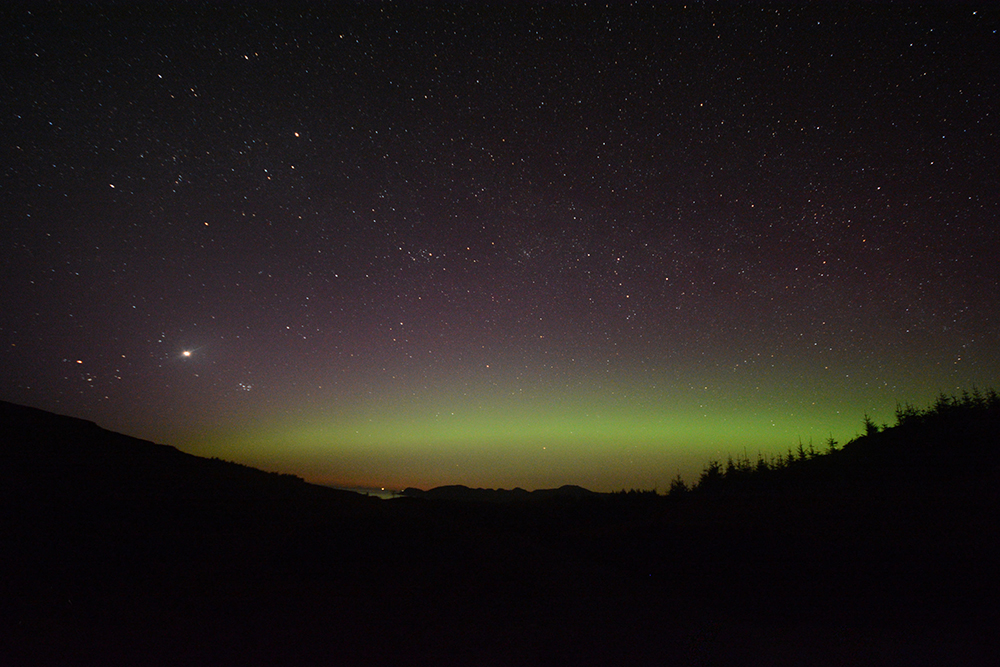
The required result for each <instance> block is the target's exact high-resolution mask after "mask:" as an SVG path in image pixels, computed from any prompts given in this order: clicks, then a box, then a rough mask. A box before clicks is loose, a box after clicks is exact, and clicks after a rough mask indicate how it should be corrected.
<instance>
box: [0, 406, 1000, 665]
mask: <svg viewBox="0 0 1000 667" xmlns="http://www.w3.org/2000/svg"><path fill="white" fill-rule="evenodd" d="M976 414H977V415H979V416H974V415H972V413H965V414H964V416H963V414H962V413H961V412H952V413H949V416H948V417H947V418H948V419H952V420H953V421H951V422H945V421H940V422H935V423H931V421H933V420H931V421H922V422H919V423H918V422H913V425H911V426H908V427H907V428H910V429H912V432H909V434H908V435H907V433H908V432H907V431H906V429H905V428H903V425H902V424H901V425H900V427H899V429H901V430H894V429H887V430H885V431H881V430H878V429H875V431H873V432H872V433H871V434H869V435H868V436H867V437H866V438H865V439H858V440H857V441H855V442H854V443H851V444H850V445H848V446H845V447H844V448H843V450H839V451H836V452H833V453H831V455H829V456H828V457H827V456H823V457H821V456H812V457H809V456H806V457H803V458H802V460H801V461H799V460H798V459H796V462H794V463H789V464H787V465H783V466H781V467H769V468H767V469H766V470H765V469H761V470H760V471H759V475H761V476H760V477H757V478H756V480H757V481H756V482H753V483H749V482H748V480H751V479H752V478H753V476H752V475H750V474H747V473H746V471H735V470H734V471H733V472H732V474H729V472H727V471H726V470H725V469H724V468H723V469H722V471H721V472H720V480H721V481H720V484H719V485H718V486H716V487H715V489H716V491H718V492H714V491H712V490H711V489H707V488H706V489H703V490H702V491H701V492H698V493H690V494H684V495H683V496H681V497H682V500H681V501H678V500H677V498H676V497H670V498H668V497H663V496H657V495H656V494H652V493H628V494H626V493H622V494H590V493H589V492H584V491H583V490H579V489H575V488H568V489H562V490H552V491H553V492H552V493H550V494H548V495H547V494H546V493H542V494H541V495H540V496H539V497H535V495H534V494H528V492H526V491H523V492H518V491H511V492H495V491H488V492H481V490H469V489H466V488H465V487H453V488H451V489H446V490H445V491H444V492H443V493H444V495H445V496H449V495H451V496H456V497H459V498H468V497H470V494H471V497H473V498H477V497H479V498H485V499H495V498H507V497H511V498H513V497H518V498H520V497H527V498H531V501H530V502H480V501H479V500H476V501H474V502H468V501H467V500H461V499H458V500H455V499H452V500H447V501H446V500H441V499H432V498H426V497H409V498H400V499H396V500H388V501H382V500H378V499H374V498H367V497H365V496H360V495H357V494H351V493H348V492H337V491H334V490H331V489H326V488H323V487H317V486H313V485H310V484H306V483H305V482H303V481H302V480H299V479H297V478H294V477H291V476H286V475H276V474H272V473H264V472H261V471H257V470H253V469H250V468H247V467H245V466H240V465H236V464H231V463H225V462H222V461H218V460H208V459H202V458H198V457H194V456H190V455H187V454H184V453H182V452H179V451H177V450H176V449H173V448H171V447H164V446H161V445H154V444H152V443H148V442H143V441H139V440H135V439H132V438H128V437H126V436H122V435H118V434H114V433H110V432H107V431H104V430H103V429H100V428H98V427H97V426H95V425H94V424H91V423H89V422H83V421H80V420H75V419H69V418H65V417H58V416H55V415H51V414H48V413H44V412H41V411H36V410H32V409H30V408H22V407H19V406H11V405H9V404H0V438H2V441H0V485H2V490H0V493H2V495H0V500H2V503H3V505H2V508H3V512H2V515H0V522H2V523H0V529H2V533H3V535H4V538H5V540H4V549H3V550H0V587H2V588H0V599H2V600H3V601H4V605H3V606H2V608H0V624H2V627H0V633H2V635H0V647H2V649H0V651H2V653H3V656H2V657H3V658H4V660H3V661H2V662H4V664H14V665H17V664H34V665H48V664H101V665H108V664H121V665H126V664H147V665H148V664H162V665H173V664H240V665H247V664H283V665H284V664H338V665H362V664H363V665H389V664H399V663H400V662H402V661H406V662H407V663H408V664H418V665H419V664H434V665H466V664H484V663H485V664H509V665H564V664H575V665H606V664H635V663H644V664H650V663H651V664H671V665H688V664H690V665H694V664H741V665H746V664H761V665H765V664H766V665H773V664H809V665H824V664H825V665H844V664H927V665H941V664H961V665H986V664H993V661H994V659H995V655H996V649H997V645H996V638H995V627H994V626H995V618H996V609H997V603H996V600H997V594H998V592H1000V591H998V587H997V578H996V574H995V572H994V569H995V568H994V566H993V563H994V562H996V560H997V556H1000V553H998V549H997V525H998V522H997V520H998V511H997V509H998V502H997V495H996V493H995V491H994V490H993V489H994V486H993V484H992V482H991V483H986V482H987V481H989V480H992V479H993V478H992V477H991V475H993V472H991V471H993V470H995V466H996V463H995V461H994V462H992V463H991V462H986V461H985V460H984V459H982V458H980V457H981V456H987V455H988V454H989V452H990V451H994V450H993V449H991V447H994V445H995V443H996V442H997V440H996V437H995V436H996V428H995V427H996V424H995V420H994V417H988V418H987V417H984V416H983V415H982V414H980V413H976ZM990 414H993V413H990ZM994 416H995V415H994ZM910 417H912V415H910ZM980 417H982V419H980ZM991 420H993V421H991ZM904 435H906V436H907V437H904ZM991 443H992V444H991ZM955 448H965V449H964V450H963V451H965V452H966V453H967V454H969V456H968V457H967V458H969V459H971V460H974V461H979V462H980V463H981V465H978V466H977V467H976V469H975V470H972V469H971V468H969V467H967V466H965V465H963V464H961V463H959V462H957V461H955V460H953V461H952V462H950V463H946V464H943V467H942V466H941V465H937V464H936V463H935V464H933V465H931V462H934V461H937V460H938V459H939V458H940V456H941V454H940V452H949V451H954V450H955ZM924 451H925V452H927V454H926V455H924V454H919V452H924ZM900 453H907V454H913V455H914V458H913V459H911V460H910V461H909V463H908V464H907V465H909V466H910V468H912V470H910V471H909V472H906V473H901V472H900V470H902V469H903V468H900V467H899V465H898V462H899V460H900V459H899V458H898V457H899V455H900ZM918 454H919V455H918ZM962 456H963V455H960V456H959V457H958V460H959V461H960V460H962ZM917 461H926V462H928V463H927V465H923V464H919V463H917ZM991 466H992V467H991ZM945 469H947V474H944V473H942V472H941V471H942V470H945ZM900 479H904V480H909V481H904V482H899V481H898V480H900ZM941 479H946V480H947V482H946V483H936V484H926V483H924V481H925V480H931V481H934V480H941ZM762 480H763V481H762ZM887 480H897V481H887ZM916 480H920V482H919V483H918V482H917V481H916ZM965 482H968V483H965ZM415 495H416V496H420V495H421V494H419V493H418V494H415ZM431 495H434V494H431Z"/></svg>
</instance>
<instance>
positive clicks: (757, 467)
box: [667, 388, 1000, 498]
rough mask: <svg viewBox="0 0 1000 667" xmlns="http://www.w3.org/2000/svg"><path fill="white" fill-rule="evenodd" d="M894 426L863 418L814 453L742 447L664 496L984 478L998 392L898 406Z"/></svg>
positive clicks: (995, 431)
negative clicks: (843, 438) (856, 429)
mask: <svg viewBox="0 0 1000 667" xmlns="http://www.w3.org/2000/svg"><path fill="white" fill-rule="evenodd" d="M895 419H896V421H895V424H893V425H889V424H882V425H879V424H877V423H876V422H875V421H874V420H873V419H872V418H871V416H870V415H868V414H867V413H866V414H865V415H864V418H863V420H862V429H863V432H862V433H861V434H860V435H858V436H857V437H855V438H853V439H852V440H850V441H849V442H847V443H846V444H845V445H843V447H841V445H840V443H839V442H837V440H836V439H834V438H833V436H832V435H831V436H830V437H828V438H827V439H826V440H825V441H824V442H823V444H822V446H821V447H820V448H816V447H815V446H814V444H813V442H812V441H811V440H810V441H809V442H808V444H806V443H803V442H802V441H801V440H799V443H798V446H797V447H795V448H791V447H789V448H788V450H787V452H785V453H779V454H775V455H771V456H765V455H764V454H762V453H760V452H758V454H757V456H756V457H755V458H751V457H750V455H748V453H747V452H746V450H744V451H743V452H742V453H741V454H737V455H735V456H733V455H729V456H728V457H727V458H726V460H725V461H724V462H723V461H721V460H719V459H712V460H710V461H709V462H708V464H707V465H706V466H705V468H704V469H703V470H702V472H701V474H700V476H699V477H698V479H697V481H695V482H694V483H693V484H691V485H688V483H687V482H685V481H684V479H683V478H682V477H681V476H680V475H679V474H678V475H677V476H676V477H675V478H674V479H673V480H672V481H671V483H670V488H669V490H668V492H667V495H668V496H669V497H672V498H681V497H685V496H687V495H689V494H697V495H705V494H733V493H743V492H769V491H781V490H789V489H792V488H795V487H799V488H811V489H824V490H829V489H830V488H839V489H842V490H859V487H868V488H890V487H893V486H898V485H900V484H923V483H926V484H933V483H934V482H935V481H937V482H945V481H947V480H948V479H950V478H954V477H955V476H956V475H958V474H961V475H962V477H963V479H967V478H970V476H971V478H972V479H975V478H976V477H983V476H984V475H985V474H986V471H988V470H991V469H992V468H994V467H995V461H996V457H995V456H994V454H995V452H996V448H997V444H998V442H1000V395H998V393H997V392H996V390H995V389H992V388H990V389H987V390H985V391H981V390H979V389H978V388H973V389H972V390H971V391H963V392H962V393H961V394H959V395H957V396H956V395H947V394H944V393H943V392H942V393H941V394H939V395H938V397H937V399H936V400H935V401H934V402H933V404H932V405H931V406H930V407H928V408H924V409H920V408H916V407H914V406H913V405H911V404H910V403H903V404H897V405H896V410H895Z"/></svg>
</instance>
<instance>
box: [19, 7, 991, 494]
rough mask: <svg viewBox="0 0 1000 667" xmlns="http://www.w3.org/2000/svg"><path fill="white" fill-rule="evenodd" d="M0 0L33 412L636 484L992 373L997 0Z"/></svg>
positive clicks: (490, 471) (230, 451)
mask: <svg viewBox="0 0 1000 667" xmlns="http://www.w3.org/2000/svg"><path fill="white" fill-rule="evenodd" d="M0 12H2V15H0V16H2V20H0V25H2V26H3V28H0V31H2V32H0V63H2V65H3V71H4V72H5V74H4V76H3V78H2V80H0V87H2V88H0V92H2V94H0V114H2V115H0V118H2V121H0V122H2V127H3V135H4V139H3V142H2V146H3V153H4V160H3V166H2V167H0V216H2V219H0V240H2V242H3V247H4V254H3V256H4V261H3V263H2V264H0V279H2V285H3V289H2V290H0V377H2V378H3V383H2V386H0V398H3V399H5V400H11V401H15V402H21V403H27V404H30V405H35V406H38V407H42V408H45V409H50V410H54V411H57V412H63V413H69V414H73V415H77V416H81V417H86V418H89V419H93V420H95V421H98V422H99V423H100V424H101V425H102V426H105V427H107V428H111V429H114V430H119V431H123V432H126V433H129V434H133V435H138V436H141V437H145V438H149V439H152V440H156V441H159V442H166V443H169V444H173V445H176V446H178V447H180V448H182V449H185V450H187V451H192V452H194V453H199V454H205V455H218V456H222V457H224V458H230V459H235V460H239V461H243V462H247V463H251V464H254V465H260V466H263V467H266V468H269V469H276V470H281V471H286V472H295V473H297V474H301V475H303V476H305V477H306V478H308V479H311V480H314V481H324V482H329V483H337V484H345V485H371V486H379V487H381V486H406V485H412V486H424V487H426V486H432V485H436V484H443V483H466V484H470V485H473V486H494V487H495V486H505V487H512V486H523V487H526V488H533V487H541V486H554V485H560V484H565V483H578V484H582V485H584V486H588V487H590V488H594V489H596V490H608V489H612V488H622V487H633V486H634V487H646V488H649V487H653V486H659V487H660V488H663V487H664V486H665V485H666V483H667V480H669V479H670V478H671V477H673V476H674V475H675V474H676V473H677V472H678V471H680V472H682V473H684V474H685V475H686V476H688V477H691V476H693V475H694V474H696V472H697V470H698V469H700V467H701V465H702V464H703V463H704V462H705V461H706V460H707V459H708V458H710V457H713V456H724V455H725V453H726V452H741V451H743V450H744V449H745V450H747V451H749V452H751V453H755V452H757V451H760V452H763V453H765V455H766V454H768V453H773V452H779V451H784V450H785V449H786V448H787V447H789V446H794V445H795V444H796V442H797V439H798V438H803V439H807V438H812V439H815V440H816V441H817V442H819V441H820V440H823V439H825V438H827V437H828V436H831V435H832V436H834V437H836V438H837V439H839V440H841V441H844V440H846V439H849V438H850V437H852V436H853V435H854V434H856V433H857V432H858V430H859V429H860V426H859V424H860V422H861V417H862V415H863V414H865V413H868V414H871V415H873V416H874V417H875V418H876V420H879V421H891V417H892V412H893V409H894V407H895V404H896V402H897V401H910V402H913V403H915V404H922V403H925V402H928V401H930V400H931V399H933V397H934V396H935V395H936V394H937V393H938V392H940V391H945V392H949V393H950V392H959V391H962V390H964V389H971V388H972V387H973V386H976V385H978V386H981V387H983V386H990V385H994V384H995V383H996V378H997V377H998V371H1000V353H998V350H1000V319H998V318H1000V312H998V311H1000V309H998V306H997V304H998V303H1000V284H998V278H1000V272H998V271H997V268H996V260H997V257H1000V230H998V226H997V211H998V204H1000V194H998V193H1000V190H998V188H997V187H996V174H997V171H996V161H997V155H998V125H1000V119H998V117H997V108H998V102H1000V96H998V85H1000V65H998V63H1000V48H998V47H1000V36H998V33H997V27H998V25H1000V17H998V12H997V10H996V8H992V7H989V6H986V7H975V6H971V5H959V6H949V7H944V6H940V7H913V6H908V5H881V3H879V4H877V5H851V6H838V5H830V4H826V3H823V4H820V5H808V6H796V5H776V6H761V5H751V6H728V5H714V4H709V5H701V4H691V5H682V4H668V5H663V6H645V5H639V6H620V7H619V6H617V5H612V6H611V7H610V8H608V7H604V6H596V5H587V4H556V5H551V6H549V5H542V6H532V5H522V4H514V5H480V4H479V3H470V4H467V5H466V4H459V3H441V4H430V5H416V4H411V3H405V4H380V3H371V4H368V3H364V4H347V3H345V4H342V5H339V6H336V7H327V6H323V5H319V4H317V5H309V4H306V5H299V4H292V5H285V4H283V3H282V4H275V5H266V4H261V3H252V4H248V5H246V6H239V5H233V4H231V3H225V4H224V5H222V6H211V5H209V6H202V5H199V4H194V3H191V4H188V3H176V4H171V5H158V6H153V5H147V4H146V3H139V4H138V5H136V6H128V5H120V4H112V3H107V4H105V3H96V4H92V3H79V4H76V3H73V4H37V5H36V4H32V3H28V4H19V3H14V4H13V5H11V6H9V7H7V8H5V9H3V10H0Z"/></svg>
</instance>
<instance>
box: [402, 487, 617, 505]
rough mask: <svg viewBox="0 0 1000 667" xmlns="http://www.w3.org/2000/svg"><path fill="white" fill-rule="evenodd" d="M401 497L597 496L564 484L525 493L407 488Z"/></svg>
mask: <svg viewBox="0 0 1000 667" xmlns="http://www.w3.org/2000/svg"><path fill="white" fill-rule="evenodd" d="M402 495H403V496H405V497H408V498H425V499H428V500H454V501H466V502H470V501H471V502H493V503H510V502H526V501H531V500H543V499H544V500H550V499H553V498H593V497H596V496H598V495H601V494H598V493H596V492H594V491H589V490H587V489H585V488H583V487H582V486H575V485H572V484H566V485H563V486H560V487H559V488H557V489H536V490H534V491H525V490H524V489H521V488H514V489H509V490H508V489H472V488H469V487H467V486H463V485H461V484H456V485H449V486H438V487H435V488H433V489H428V490H427V491H422V490H421V489H415V488H407V489H404V490H403V494H402Z"/></svg>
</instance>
